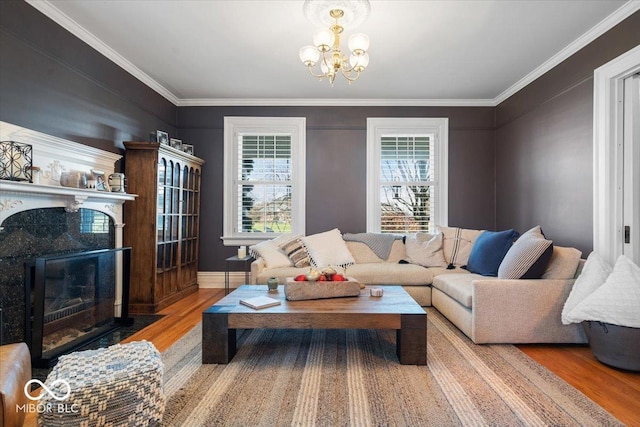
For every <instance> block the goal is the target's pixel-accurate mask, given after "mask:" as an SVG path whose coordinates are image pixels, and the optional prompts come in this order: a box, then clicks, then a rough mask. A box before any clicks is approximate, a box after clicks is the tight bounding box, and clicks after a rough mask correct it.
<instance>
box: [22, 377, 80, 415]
mask: <svg viewBox="0 0 640 427" xmlns="http://www.w3.org/2000/svg"><path fill="white" fill-rule="evenodd" d="M31 384H38V385H39V386H40V387H42V390H41V391H40V393H39V394H38V395H37V396H33V395H32V394H31V391H30V390H31ZM58 384H62V386H63V387H56V386H57V385H58ZM60 388H62V389H63V390H66V391H64V392H62V391H61V390H56V389H60ZM46 394H48V395H49V396H51V397H52V398H53V399H54V400H55V401H57V403H51V402H47V403H40V402H39V401H40V399H42V398H43V397H45V396H46ZM24 395H25V396H27V399H29V400H32V401H34V402H37V403H26V404H24V405H16V412H24V413H38V414H43V413H58V414H63V413H64V414H76V413H78V412H80V406H79V405H78V404H77V403H72V404H68V403H63V402H64V401H65V400H67V399H68V398H69V396H70V395H71V386H70V385H69V382H67V381H66V380H62V379H58V380H55V381H53V382H52V383H51V388H49V387H47V386H46V385H44V383H43V382H42V381H40V380H29V381H27V383H26V384H25V385H24Z"/></svg>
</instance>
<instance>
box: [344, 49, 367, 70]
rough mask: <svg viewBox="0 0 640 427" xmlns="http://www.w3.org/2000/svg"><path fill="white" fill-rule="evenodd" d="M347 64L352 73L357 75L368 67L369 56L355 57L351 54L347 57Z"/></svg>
mask: <svg viewBox="0 0 640 427" xmlns="http://www.w3.org/2000/svg"><path fill="white" fill-rule="evenodd" d="M349 64H351V68H353V70H354V71H356V72H358V73H359V72H361V71H363V70H364V69H365V68H367V65H369V54H368V53H365V54H362V55H356V54H355V53H352V54H351V56H350V57H349Z"/></svg>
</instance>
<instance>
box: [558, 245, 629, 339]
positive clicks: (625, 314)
mask: <svg viewBox="0 0 640 427" xmlns="http://www.w3.org/2000/svg"><path fill="white" fill-rule="evenodd" d="M569 315H570V317H571V319H573V320H574V321H575V322H581V321H583V320H595V321H598V322H604V323H611V324H614V325H619V326H627V327H630V328H640V267H638V266H637V265H635V264H634V263H633V261H631V260H630V259H629V258H628V257H626V256H624V255H620V256H619V257H618V260H617V261H616V265H615V266H614V267H613V271H612V272H611V274H610V275H609V277H607V280H606V281H605V282H604V284H603V285H602V286H600V287H599V288H598V289H596V290H595V291H593V292H592V293H591V294H590V295H589V296H587V297H586V298H585V299H583V300H582V302H580V303H579V304H578V305H577V306H576V308H574V309H573V310H571V313H569Z"/></svg>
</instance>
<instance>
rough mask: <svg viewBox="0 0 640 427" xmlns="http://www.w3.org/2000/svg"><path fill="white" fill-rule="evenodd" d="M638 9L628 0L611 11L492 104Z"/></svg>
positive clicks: (638, 5) (639, 5)
mask: <svg viewBox="0 0 640 427" xmlns="http://www.w3.org/2000/svg"><path fill="white" fill-rule="evenodd" d="M638 10H640V0H630V1H629V2H627V3H625V4H623V5H622V6H620V7H619V8H618V9H616V10H615V11H614V12H613V13H611V15H609V16H607V17H606V18H605V19H603V20H602V21H600V22H599V23H598V24H596V26H595V27H593V28H591V29H590V30H589V31H587V32H586V33H584V34H583V35H581V36H580V37H578V38H577V39H576V40H574V41H573V42H572V43H570V44H569V45H568V46H566V47H565V48H564V49H562V50H561V51H560V52H558V53H556V54H555V55H554V56H552V57H551V58H549V59H548V60H546V61H545V62H543V63H542V64H541V65H540V66H539V67H538V68H536V69H534V70H533V71H531V72H530V73H529V74H527V75H526V76H524V77H523V78H522V79H520V80H519V81H517V82H516V83H515V84H514V85H513V86H511V87H510V88H508V89H507V90H505V91H504V92H502V93H501V94H500V95H498V96H497V97H495V98H494V99H493V101H494V105H499V104H500V103H502V102H503V101H504V100H506V99H507V98H509V97H510V96H512V95H514V94H515V93H517V92H518V91H520V90H521V89H522V88H524V87H525V86H527V85H528V84H530V83H532V82H533V81H534V80H536V79H537V78H538V77H541V76H542V75H543V74H545V73H546V72H548V71H550V70H551V69H553V68H554V67H555V66H557V65H558V64H560V63H561V62H562V61H564V60H565V59H567V58H569V57H570V56H571V55H573V54H574V53H576V52H577V51H579V50H580V49H582V48H583V47H585V46H587V45H588V44H589V43H591V42H592V41H594V40H595V39H597V38H598V37H600V36H601V35H603V34H604V33H606V32H607V31H609V30H610V29H611V28H613V27H614V26H616V25H618V24H619V23H620V22H622V21H623V20H624V19H626V18H627V17H629V16H630V15H631V14H633V13H635V12H636V11H638Z"/></svg>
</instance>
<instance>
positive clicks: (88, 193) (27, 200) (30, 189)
mask: <svg viewBox="0 0 640 427" xmlns="http://www.w3.org/2000/svg"><path fill="white" fill-rule="evenodd" d="M135 197H136V195H135V194H127V193H110V192H103V191H95V190H85V189H81V188H68V187H59V186H57V187H56V186H52V185H37V184H29V183H26V182H12V181H0V225H1V224H2V223H3V222H4V220H5V219H6V218H8V217H9V216H11V215H13V214H16V213H18V212H22V211H26V210H30V209H38V208H53V207H62V208H64V209H65V210H66V211H67V212H77V211H78V209H79V208H87V209H93V210H97V211H100V212H103V213H105V214H107V215H109V216H110V217H112V218H113V220H114V223H115V225H116V227H122V226H123V225H124V224H123V223H122V204H123V203H124V202H126V201H128V200H135Z"/></svg>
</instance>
